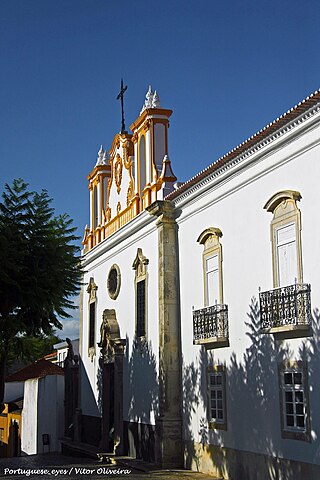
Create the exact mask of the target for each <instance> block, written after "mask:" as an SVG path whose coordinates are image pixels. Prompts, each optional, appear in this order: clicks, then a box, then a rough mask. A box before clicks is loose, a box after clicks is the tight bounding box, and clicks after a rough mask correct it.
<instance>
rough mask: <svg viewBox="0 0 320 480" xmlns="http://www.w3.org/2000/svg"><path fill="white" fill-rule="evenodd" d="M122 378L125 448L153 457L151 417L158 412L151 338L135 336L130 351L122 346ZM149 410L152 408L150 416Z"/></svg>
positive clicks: (157, 388)
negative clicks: (148, 340)
mask: <svg viewBox="0 0 320 480" xmlns="http://www.w3.org/2000/svg"><path fill="white" fill-rule="evenodd" d="M127 345H129V342H128V338H127ZM123 381H124V385H125V386H126V388H125V389H124V419H125V422H124V423H125V428H124V430H125V446H126V450H127V451H128V453H129V454H130V455H132V456H134V457H136V458H142V459H144V460H148V461H154V459H155V452H154V448H155V445H154V443H155V438H154V436H155V428H154V418H155V417H156V416H157V415H158V395H159V386H158V375H157V362H156V356H155V355H154V353H153V351H152V347H151V342H147V341H143V340H141V339H137V338H135V339H134V340H133V342H132V349H131V355H130V353H129V348H128V347H127V348H126V354H125V359H124V369H123ZM150 412H154V418H152V416H150Z"/></svg>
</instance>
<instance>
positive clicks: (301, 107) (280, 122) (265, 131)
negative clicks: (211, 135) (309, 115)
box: [165, 90, 320, 200]
mask: <svg viewBox="0 0 320 480" xmlns="http://www.w3.org/2000/svg"><path fill="white" fill-rule="evenodd" d="M319 101H320V90H316V91H315V92H314V93H312V94H311V95H309V96H308V97H306V98H305V99H304V100H302V101H301V102H299V103H298V104H297V105H295V106H294V107H292V108H291V109H290V110H288V111H287V112H285V113H284V114H283V115H281V116H280V117H278V118H276V119H275V120H274V121H273V122H271V123H269V124H268V125H266V126H265V127H263V128H262V129H261V130H259V131H258V132H257V133H255V134H254V135H252V136H251V137H249V138H248V139H247V140H245V141H244V142H242V143H240V145H238V146H237V147H235V148H233V149H232V150H230V151H229V152H228V153H226V154H225V155H223V156H222V157H220V158H219V159H218V160H216V161H214V162H213V163H212V164H211V165H209V166H208V167H206V168H205V169H204V170H201V171H200V172H199V173H197V174H196V175H195V176H193V177H192V178H191V179H190V180H188V181H186V182H185V183H183V184H182V185H181V186H180V187H178V188H177V189H176V190H175V191H174V192H171V193H170V194H169V195H167V196H166V197H165V199H166V200H174V199H176V198H177V197H179V195H181V194H182V193H184V192H185V191H186V190H188V189H189V188H191V187H192V186H194V185H195V184H197V183H198V182H200V181H201V180H202V179H204V178H205V177H207V176H208V175H210V174H211V173H212V172H214V171H215V170H217V169H218V168H219V167H220V166H221V165H223V164H224V163H226V162H228V161H230V160H232V159H234V158H235V157H237V156H239V155H241V154H243V153H244V152H245V151H246V150H248V149H250V148H253V147H254V146H255V145H256V144H258V143H260V142H261V141H262V140H264V139H266V138H268V137H269V136H270V135H272V134H274V133H275V132H276V131H277V130H279V129H281V128H283V127H284V126H285V125H287V124H288V123H290V122H292V121H293V120H294V119H295V118H297V117H299V116H300V115H301V114H303V113H305V112H307V111H308V110H309V109H310V108H312V107H313V106H314V105H316V104H317V103H318V102H319Z"/></svg>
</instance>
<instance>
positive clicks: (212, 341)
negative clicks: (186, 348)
mask: <svg viewBox="0 0 320 480" xmlns="http://www.w3.org/2000/svg"><path fill="white" fill-rule="evenodd" d="M193 344H194V345H203V346H204V347H205V348H207V349H212V348H222V347H229V346H230V344H229V338H227V337H211V338H202V339H199V340H193Z"/></svg>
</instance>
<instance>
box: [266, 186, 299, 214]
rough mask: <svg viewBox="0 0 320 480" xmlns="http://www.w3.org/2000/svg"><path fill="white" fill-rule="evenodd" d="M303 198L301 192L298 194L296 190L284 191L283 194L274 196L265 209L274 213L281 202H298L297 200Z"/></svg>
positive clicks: (279, 193)
mask: <svg viewBox="0 0 320 480" xmlns="http://www.w3.org/2000/svg"><path fill="white" fill-rule="evenodd" d="M301 198H302V197H301V194H300V192H297V191H296V190H282V191H281V192H277V193H276V194H275V195H272V197H271V198H269V200H268V201H267V203H266V204H265V206H264V207H263V208H264V209H266V210H267V212H271V213H273V212H274V210H275V209H276V208H277V206H278V205H279V204H280V203H281V202H283V201H285V200H287V199H291V200H293V201H294V202H296V201H297V200H301Z"/></svg>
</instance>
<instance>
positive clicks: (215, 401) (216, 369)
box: [207, 365, 227, 430]
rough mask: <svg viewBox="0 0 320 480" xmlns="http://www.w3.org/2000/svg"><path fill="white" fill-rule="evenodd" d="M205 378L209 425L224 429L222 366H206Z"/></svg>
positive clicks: (225, 416)
mask: <svg viewBox="0 0 320 480" xmlns="http://www.w3.org/2000/svg"><path fill="white" fill-rule="evenodd" d="M207 378H208V421H209V427H210V428H218V429H219V428H220V429H224V430H226V427H227V412H226V398H225V397H226V390H225V369H224V366H222V365H216V366H213V367H208V370H207Z"/></svg>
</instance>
